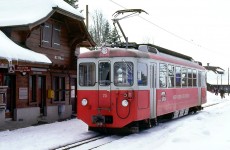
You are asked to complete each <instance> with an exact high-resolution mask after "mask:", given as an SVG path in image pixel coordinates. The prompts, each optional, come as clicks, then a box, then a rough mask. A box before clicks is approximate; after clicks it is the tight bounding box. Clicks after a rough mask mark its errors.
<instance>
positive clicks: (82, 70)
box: [79, 63, 96, 86]
mask: <svg viewBox="0 0 230 150" xmlns="http://www.w3.org/2000/svg"><path fill="white" fill-rule="evenodd" d="M95 76H96V68H95V64H94V63H81V64H80V65H79V85H80V86H94V85H95V83H96V80H95V79H96V77H95Z"/></svg>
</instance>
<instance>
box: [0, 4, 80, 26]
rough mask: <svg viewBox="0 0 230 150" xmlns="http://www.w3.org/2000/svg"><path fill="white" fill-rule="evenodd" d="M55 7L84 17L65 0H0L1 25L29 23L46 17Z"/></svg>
mask: <svg viewBox="0 0 230 150" xmlns="http://www.w3.org/2000/svg"><path fill="white" fill-rule="evenodd" d="M54 7H58V8H61V9H63V10H66V11H67V12H70V13H72V14H74V15H77V16H80V17H82V18H83V16H82V14H81V13H80V12H79V11H78V10H77V9H75V8H73V7H72V6H70V5H69V4H68V3H66V2H64V1H63V0H35V1H34V0H0V18H1V19H0V26H15V25H27V24H31V23H34V22H36V21H38V20H40V19H42V18H45V17H46V16H47V15H48V14H49V13H50V12H52V10H53V8H54Z"/></svg>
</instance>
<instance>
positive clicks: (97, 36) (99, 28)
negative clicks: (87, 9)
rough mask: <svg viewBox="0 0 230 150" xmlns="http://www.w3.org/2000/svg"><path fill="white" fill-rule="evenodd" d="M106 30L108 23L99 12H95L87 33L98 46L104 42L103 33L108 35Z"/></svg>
mask: <svg viewBox="0 0 230 150" xmlns="http://www.w3.org/2000/svg"><path fill="white" fill-rule="evenodd" d="M106 26H107V27H106ZM108 30H109V29H108V21H107V20H106V19H105V18H104V16H103V14H102V12H101V11H99V10H95V11H94V14H93V16H92V23H91V26H90V28H89V32H90V34H91V36H92V37H93V39H94V41H95V43H97V45H98V46H100V45H101V44H102V43H103V42H105V38H104V34H105V32H106V33H108Z"/></svg>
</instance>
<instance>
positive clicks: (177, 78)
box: [77, 45, 206, 129]
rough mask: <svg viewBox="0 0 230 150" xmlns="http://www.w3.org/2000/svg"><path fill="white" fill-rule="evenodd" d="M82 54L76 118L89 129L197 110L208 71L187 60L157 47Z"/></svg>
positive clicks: (201, 102)
mask: <svg viewBox="0 0 230 150" xmlns="http://www.w3.org/2000/svg"><path fill="white" fill-rule="evenodd" d="M135 47H136V48H128V49H126V48H108V47H103V48H101V49H99V50H96V51H90V52H86V53H83V54H80V56H79V59H78V71H77V74H78V87H77V99H78V103H77V115H78V118H79V119H81V120H83V121H84V122H85V123H86V124H87V125H88V126H89V127H90V128H94V129H95V128H123V127H129V126H130V127H132V125H134V124H135V125H136V124H137V123H139V122H148V123H149V124H151V123H154V122H156V121H157V119H158V118H162V117H164V116H165V117H170V118H177V117H180V116H183V115H186V114H188V113H189V112H196V111H198V110H201V108H202V107H201V105H202V104H204V103H205V102H206V72H205V68H204V67H202V66H201V65H200V64H199V63H198V62H195V61H193V60H192V58H191V57H189V56H186V55H183V54H179V53H176V52H173V51H170V50H167V49H164V48H161V47H158V46H155V45H136V46H135Z"/></svg>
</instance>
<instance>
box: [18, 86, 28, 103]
mask: <svg viewBox="0 0 230 150" xmlns="http://www.w3.org/2000/svg"><path fill="white" fill-rule="evenodd" d="M19 99H21V100H23V99H28V88H27V87H20V88H19Z"/></svg>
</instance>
